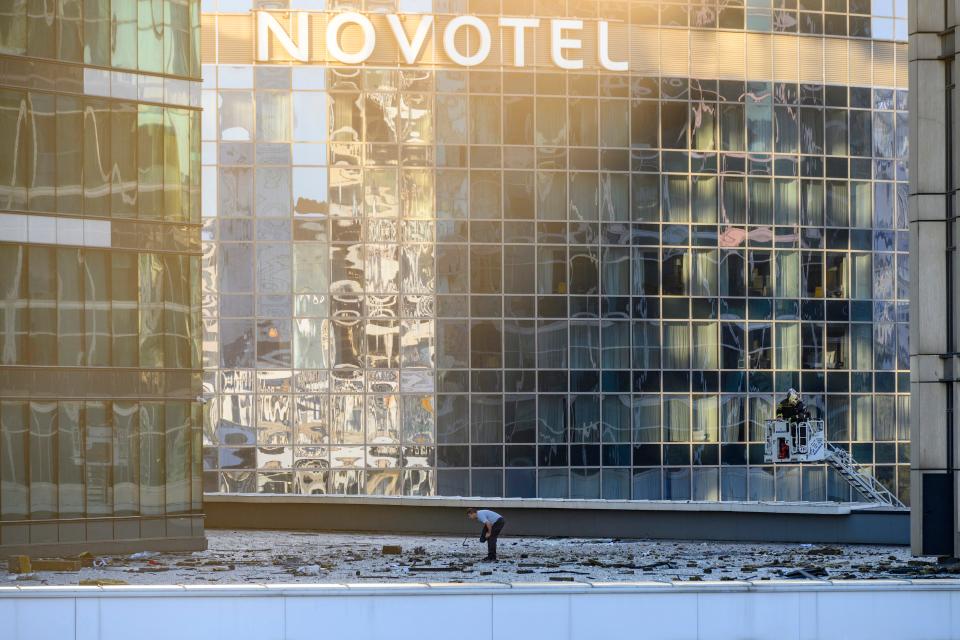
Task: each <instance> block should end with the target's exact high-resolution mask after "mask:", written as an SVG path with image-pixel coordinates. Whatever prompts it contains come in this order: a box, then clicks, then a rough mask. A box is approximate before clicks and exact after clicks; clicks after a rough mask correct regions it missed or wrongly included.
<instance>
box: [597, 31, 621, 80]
mask: <svg viewBox="0 0 960 640" xmlns="http://www.w3.org/2000/svg"><path fill="white" fill-rule="evenodd" d="M597 31H598V32H599V40H600V42H599V46H598V48H599V49H600V65H601V66H602V67H603V68H604V69H608V70H610V71H626V70H627V63H626V62H614V61H613V60H611V59H610V25H609V24H608V23H607V22H606V21H605V20H601V21H600V22H598V23H597Z"/></svg>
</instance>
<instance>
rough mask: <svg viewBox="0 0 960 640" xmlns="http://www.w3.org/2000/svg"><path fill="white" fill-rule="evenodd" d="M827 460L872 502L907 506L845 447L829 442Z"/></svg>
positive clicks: (892, 505)
mask: <svg viewBox="0 0 960 640" xmlns="http://www.w3.org/2000/svg"><path fill="white" fill-rule="evenodd" d="M826 460H827V461H828V462H829V463H830V464H831V465H833V468H834V469H836V470H837V473H839V474H840V475H841V476H842V477H843V478H844V479H845V480H846V481H847V482H849V483H850V484H851V485H853V488H854V489H856V490H857V492H858V493H859V494H860V495H862V496H863V497H864V498H866V499H867V500H869V501H870V502H876V503H879V504H885V505H889V506H891V507H900V508H906V505H905V504H903V503H902V502H900V499H899V498H897V496H895V495H893V494H892V493H890V491H889V490H888V489H887V488H886V487H885V486H883V484H882V483H881V482H880V481H879V480H877V479H876V478H874V477H873V476H872V475H870V474H869V471H868V470H867V469H864V468H863V467H862V466H861V465H860V464H859V463H857V461H856V460H854V459H853V457H852V456H851V455H850V454H849V453H847V451H846V450H845V449H841V448H840V447H837V446H834V445H832V444H830V443H827V456H826Z"/></svg>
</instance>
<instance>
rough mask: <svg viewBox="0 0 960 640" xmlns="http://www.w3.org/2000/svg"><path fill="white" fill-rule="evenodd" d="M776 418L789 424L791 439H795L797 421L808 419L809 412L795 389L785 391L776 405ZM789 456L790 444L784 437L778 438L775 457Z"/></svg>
mask: <svg viewBox="0 0 960 640" xmlns="http://www.w3.org/2000/svg"><path fill="white" fill-rule="evenodd" d="M777 419H778V420H784V421H786V422H787V423H789V425H790V435H791V439H793V440H796V436H797V434H796V429H797V423H800V422H807V421H809V420H810V412H809V411H807V407H806V406H804V404H803V400H801V399H800V394H799V393H797V390H796V389H790V390H788V391H787V397H786V398H784V399H783V400H781V401H780V403H779V404H778V405H777ZM788 458H790V445H789V444H787V439H786V438H778V441H777V459H779V460H786V459H788Z"/></svg>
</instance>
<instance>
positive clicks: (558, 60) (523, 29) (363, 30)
mask: <svg viewBox="0 0 960 640" xmlns="http://www.w3.org/2000/svg"><path fill="white" fill-rule="evenodd" d="M254 13H255V14H256V22H257V60H258V61H261V62H269V61H270V60H271V59H272V56H271V48H270V42H271V36H272V39H273V41H274V42H275V43H276V44H278V45H279V46H280V47H281V48H282V49H283V50H284V51H285V52H286V53H287V55H288V56H290V58H292V59H294V60H298V61H300V62H309V61H310V19H311V16H312V15H315V14H313V13H311V12H309V11H292V12H290V13H289V15H290V24H291V26H292V28H291V29H290V30H289V31H288V30H287V29H286V28H285V27H284V26H283V25H282V24H281V23H280V21H279V20H277V18H276V16H275V15H273V14H272V13H270V12H268V11H255V12H254ZM418 18H419V22H418V23H417V25H416V29H415V30H414V31H413V34H412V35H409V34H408V33H407V30H406V29H405V28H404V21H411V22H412V21H414V20H416V19H418ZM386 20H387V24H389V25H390V31H391V32H392V35H393V38H394V40H395V41H396V45H397V48H398V49H399V50H400V54H401V55H402V56H403V60H404V61H405V62H406V63H407V64H411V65H412V64H416V63H417V60H418V59H419V57H420V54H421V52H422V51H423V48H424V44H425V42H426V40H427V37H428V36H429V35H430V33H431V31H432V30H433V28H434V22H435V20H434V16H432V15H429V14H410V15H403V14H395V13H394V14H386ZM542 23H548V25H547V26H546V28H549V30H550V59H551V61H552V62H553V64H554V65H556V66H557V67H559V68H561V69H570V70H576V69H583V64H584V61H583V57H582V49H583V40H582V39H581V37H580V36H581V34H583V32H584V28H585V27H584V23H583V20H576V19H572V18H558V19H551V20H541V19H540V18H522V17H510V16H501V17H499V18H498V19H497V27H498V28H499V29H500V30H501V32H502V33H503V35H504V37H508V38H509V37H511V36H512V40H513V61H512V64H513V66H514V67H524V66H526V64H527V61H526V57H525V55H524V54H525V52H526V39H527V36H528V33H530V32H533V31H535V30H537V29H541V28H544V26H543V25H542ZM348 27H352V28H353V29H359V32H360V39H359V45H358V46H356V47H351V49H352V50H351V51H347V50H346V49H345V48H344V47H343V46H342V45H341V42H340V35H341V33H342V31H343V30H344V29H346V28H348ZM596 30H597V31H596V36H597V58H598V60H597V62H598V63H599V65H600V66H601V67H602V68H604V69H607V70H609V71H627V69H628V67H629V64H628V63H627V62H626V61H622V60H614V59H613V58H612V57H611V55H610V24H609V22H607V21H606V20H599V21H597V22H596ZM461 32H466V33H467V34H468V36H469V37H468V38H462V37H461V38H459V39H458V36H459V34H460V33H461ZM294 34H296V35H294ZM351 40H352V39H351ZM467 41H469V42H473V43H474V44H473V46H472V47H468V46H464V43H466V42H467ZM376 46H377V30H376V29H375V28H374V26H373V23H372V22H371V21H370V19H369V18H368V17H367V16H365V15H364V14H362V13H357V12H354V11H347V12H343V13H336V14H332V16H331V17H330V19H329V21H328V22H327V29H326V48H327V53H328V54H329V56H330V57H331V58H333V59H334V60H337V61H339V62H342V63H344V64H351V65H354V64H363V63H364V62H366V61H367V59H369V58H370V56H372V55H373V52H374V50H375V49H376ZM490 48H491V33H490V25H489V24H488V23H487V22H484V21H483V20H481V19H480V18H477V17H475V16H457V17H455V18H453V19H452V20H450V22H448V23H447V24H446V26H444V28H443V51H444V53H445V54H446V56H447V58H449V59H450V60H452V61H453V63H454V64H457V65H459V66H463V67H474V66H476V65H478V64H482V63H483V62H484V61H485V60H486V59H487V58H488V57H489V56H490ZM578 52H580V53H578Z"/></svg>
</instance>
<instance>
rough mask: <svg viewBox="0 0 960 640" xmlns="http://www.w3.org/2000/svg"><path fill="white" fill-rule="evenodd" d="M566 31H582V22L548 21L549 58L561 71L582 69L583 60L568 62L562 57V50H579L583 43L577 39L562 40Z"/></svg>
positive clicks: (568, 60)
mask: <svg viewBox="0 0 960 640" xmlns="http://www.w3.org/2000/svg"><path fill="white" fill-rule="evenodd" d="M567 29H577V30H581V29H583V20H551V21H550V57H551V58H552V59H553V64H555V65H557V66H558V67H560V68H561V69H583V60H570V59H568V58H565V57H564V56H563V51H564V49H579V48H580V47H581V46H583V43H581V42H580V40H579V39H574V38H564V37H563V32H564V31H565V30H567Z"/></svg>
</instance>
